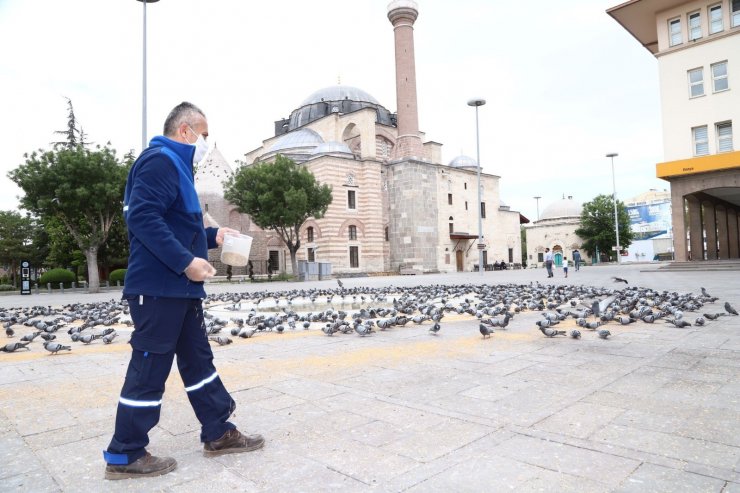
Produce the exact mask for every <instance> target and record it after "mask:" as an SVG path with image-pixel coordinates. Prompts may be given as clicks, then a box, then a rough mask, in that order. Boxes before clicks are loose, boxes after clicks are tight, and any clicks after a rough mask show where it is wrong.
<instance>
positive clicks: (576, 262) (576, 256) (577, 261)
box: [573, 249, 581, 272]
mask: <svg viewBox="0 0 740 493" xmlns="http://www.w3.org/2000/svg"><path fill="white" fill-rule="evenodd" d="M573 266H574V267H575V268H576V272H578V271H579V270H580V269H581V252H579V251H578V249H575V250H573Z"/></svg>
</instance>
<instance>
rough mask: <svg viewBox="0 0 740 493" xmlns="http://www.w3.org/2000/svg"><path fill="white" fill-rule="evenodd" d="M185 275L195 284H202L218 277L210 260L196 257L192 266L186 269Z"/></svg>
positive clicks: (191, 263)
mask: <svg viewBox="0 0 740 493" xmlns="http://www.w3.org/2000/svg"><path fill="white" fill-rule="evenodd" d="M185 275H186V276H188V279H190V280H191V281H194V282H202V281H205V280H206V279H208V278H210V277H213V276H214V275H216V269H214V268H213V266H212V265H211V264H209V263H208V260H206V259H204V258H200V257H194V258H193V261H192V262H190V265H188V266H187V268H186V269H185Z"/></svg>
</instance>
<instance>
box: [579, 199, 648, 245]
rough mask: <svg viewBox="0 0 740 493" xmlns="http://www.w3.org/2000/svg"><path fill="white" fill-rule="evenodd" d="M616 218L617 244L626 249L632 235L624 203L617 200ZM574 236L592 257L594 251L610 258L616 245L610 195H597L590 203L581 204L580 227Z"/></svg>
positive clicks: (612, 201)
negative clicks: (617, 219)
mask: <svg viewBox="0 0 740 493" xmlns="http://www.w3.org/2000/svg"><path fill="white" fill-rule="evenodd" d="M617 211H618V212H617V217H618V218H619V242H620V243H621V244H622V245H621V246H622V249H623V250H624V249H626V248H627V247H628V246H630V244H632V240H633V239H634V234H633V233H632V230H631V229H630V218H629V214H627V209H626V208H625V206H624V202H621V201H619V200H617ZM576 234H577V235H578V236H580V237H581V238H583V240H584V241H583V248H584V249H585V250H586V251H587V252H588V254H589V255H591V256H593V255H594V254H595V253H596V249H597V248H598V249H599V252H601V253H608V254H610V256H611V253H612V247H613V246H614V245H616V244H617V238H616V235H615V233H614V200H613V199H612V196H611V195H598V196H596V197H595V198H594V199H593V200H592V201H590V202H586V203H585V204H583V211H582V212H581V227H580V228H578V229H576ZM614 253H616V252H614Z"/></svg>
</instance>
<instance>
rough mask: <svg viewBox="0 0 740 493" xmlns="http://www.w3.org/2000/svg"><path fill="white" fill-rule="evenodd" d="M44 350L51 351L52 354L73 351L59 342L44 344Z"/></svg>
mask: <svg viewBox="0 0 740 493" xmlns="http://www.w3.org/2000/svg"><path fill="white" fill-rule="evenodd" d="M44 349H46V350H47V351H49V352H50V353H51V354H57V353H58V352H59V351H72V347H71V346H65V345H63V344H60V343H58V342H54V341H47V342H45V343H44Z"/></svg>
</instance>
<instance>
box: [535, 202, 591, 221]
mask: <svg viewBox="0 0 740 493" xmlns="http://www.w3.org/2000/svg"><path fill="white" fill-rule="evenodd" d="M582 210H583V207H582V206H581V204H579V203H578V202H576V201H575V200H573V197H568V198H563V199H560V200H558V201H557V202H553V203H552V204H550V205H548V206H547V207H545V209H544V210H543V211H542V214H540V221H545V220H548V219H572V218H580V217H581V211H582Z"/></svg>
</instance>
